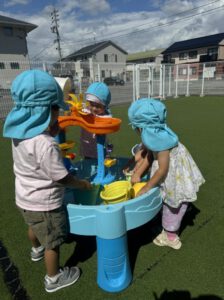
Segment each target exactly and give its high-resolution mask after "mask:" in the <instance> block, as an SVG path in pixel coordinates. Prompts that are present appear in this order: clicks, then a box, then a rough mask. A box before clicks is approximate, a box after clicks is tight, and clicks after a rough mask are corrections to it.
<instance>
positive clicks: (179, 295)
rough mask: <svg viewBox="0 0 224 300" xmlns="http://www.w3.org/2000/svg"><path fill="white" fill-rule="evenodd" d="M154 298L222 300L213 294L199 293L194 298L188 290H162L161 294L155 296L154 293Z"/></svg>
mask: <svg viewBox="0 0 224 300" xmlns="http://www.w3.org/2000/svg"><path fill="white" fill-rule="evenodd" d="M154 300H223V299H222V298H220V297H218V296H215V295H201V296H198V297H196V298H194V297H191V294H190V292H188V291H172V292H168V291H164V292H163V293H162V294H161V296H159V297H158V296H157V295H156V294H155V293H154Z"/></svg>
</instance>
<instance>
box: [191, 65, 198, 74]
mask: <svg viewBox="0 0 224 300" xmlns="http://www.w3.org/2000/svg"><path fill="white" fill-rule="evenodd" d="M196 74H197V68H196V67H191V68H190V75H196Z"/></svg>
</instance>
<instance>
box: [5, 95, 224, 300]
mask: <svg viewBox="0 0 224 300" xmlns="http://www.w3.org/2000/svg"><path fill="white" fill-rule="evenodd" d="M165 104H166V106H167V109H168V124H169V126H170V127H171V128H172V129H173V130H174V131H175V132H176V133H177V134H178V136H179V139H180V141H181V142H182V143H183V144H184V145H185V146H186V147H187V148H188V150H189V151H190V153H191V154H192V156H193V158H194V159H195V161H196V163H197V164H198V166H199V168H200V169H201V171H202V173H203V175H204V177H205V179H206V183H205V184H204V185H203V186H202V187H201V189H200V192H199V193H198V200H197V201H196V202H195V203H194V204H193V206H192V210H191V211H189V212H188V213H187V214H186V216H185V218H184V222H183V225H182V232H181V239H182V242H183V247H182V248H181V250H179V251H175V250H172V249H169V248H166V247H164V248H163V247H162V248H160V247H157V246H155V245H154V244H152V238H153V235H154V234H155V226H156V225H158V221H159V219H157V220H153V221H151V222H149V223H148V224H145V225H144V226H142V227H140V228H137V229H135V230H132V231H130V232H129V233H128V242H129V254H130V261H131V266H132V268H133V282H132V284H131V285H130V286H129V287H128V288H127V289H126V290H124V291H122V292H120V293H115V294H110V293H106V292H104V291H102V290H101V289H100V288H99V287H98V286H97V283H96V276H97V258H96V252H95V251H94V249H95V248H94V246H95V243H94V239H92V238H90V237H86V238H83V237H76V241H77V242H79V243H76V241H74V242H71V243H68V244H65V245H63V246H62V247H61V264H62V265H63V264H66V263H68V262H72V261H77V260H78V262H77V263H78V266H79V267H81V269H82V276H81V278H80V280H79V281H78V282H77V284H75V285H73V286H71V287H69V288H66V289H62V290H60V291H58V292H56V293H53V294H47V293H46V292H45V291H44V286H43V277H44V275H45V268H44V263H43V261H41V262H37V263H33V262H31V260H30V243H29V241H28V239H27V236H26V230H27V228H26V225H25V224H24V222H23V219H22V217H21V216H20V214H19V212H18V211H17V209H16V207H15V200H14V176H13V171H12V159H11V148H10V141H9V140H7V139H3V138H0V142H1V151H0V161H1V169H0V175H1V176H0V184H1V185H0V196H1V197H0V201H1V209H0V212H1V213H0V240H1V242H2V243H3V245H4V247H5V250H6V251H7V255H8V256H9V257H10V259H11V262H12V263H13V266H12V268H13V272H14V274H16V276H17V275H18V276H19V279H18V280H20V284H21V286H22V288H23V289H24V291H25V292H24V295H28V296H29V298H30V299H32V300H39V299H41V300H42V299H54V300H57V299H60V300H61V299H64V300H70V299H71V300H72V299H83V300H91V299H94V300H95V299H96V300H100V299H102V300H104V299H106V300H109V299H125V300H126V299H130V300H132V299H133V300H134V299H149V300H151V299H152V300H154V299H160V300H164V299H165V300H170V299H172V300H173V299H179V300H185V299H187V300H188V299H206V300H209V299H211V300H212V299H214V300H215V299H224V264H223V261H224V259H223V257H224V251H223V249H224V217H223V216H224V184H223V182H224V159H223V155H224V138H223V133H224V122H223V115H224V113H223V112H224V97H218V96H217V97H215V96H214V97H203V98H200V97H189V98H181V97H180V98H178V99H174V100H167V101H166V102H165ZM127 108H128V105H120V106H114V107H112V111H113V115H114V116H115V117H118V118H121V119H122V126H121V129H120V131H119V132H118V133H116V134H111V135H110V136H109V139H110V141H111V142H112V143H113V144H114V155H115V156H130V149H131V147H132V146H133V145H134V144H135V143H137V142H139V136H137V135H136V134H135V133H134V132H133V131H132V129H131V126H130V125H128V119H127ZM1 128H2V126H1ZM68 138H69V139H74V140H75V141H76V145H75V151H76V152H77V153H78V147H79V128H69V129H68ZM77 159H79V156H78V158H77ZM80 243H81V244H82V246H83V245H84V246H83V247H82V248H81V250H80V251H81V255H79V259H77V258H76V257H75V255H72V254H74V253H78V250H77V248H78V246H79V244H80ZM1 249H2V247H1V245H0V253H1V251H2V250H1ZM92 250H93V251H92ZM4 263H5V260H4V259H3V260H0V266H1V267H2V269H4V268H6V266H5V265H4ZM7 276H8V277H7ZM5 281H7V282H8V286H10V284H9V281H10V278H9V270H8V269H7V271H6V272H5V273H3V272H2V270H1V269H0V291H1V295H0V299H2V300H8V299H12V297H11V294H10V290H9V288H8V287H7V286H6V283H5ZM199 296H201V298H199ZM202 296H204V297H202ZM205 296H207V297H205ZM208 296H209V297H208ZM21 299H23V300H26V299H28V297H27V298H26V297H25V296H24V297H23V298H21Z"/></svg>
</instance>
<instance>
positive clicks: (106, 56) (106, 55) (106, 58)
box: [104, 54, 108, 62]
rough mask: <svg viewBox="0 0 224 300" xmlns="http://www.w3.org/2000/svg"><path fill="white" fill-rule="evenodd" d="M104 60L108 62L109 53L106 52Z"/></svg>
mask: <svg viewBox="0 0 224 300" xmlns="http://www.w3.org/2000/svg"><path fill="white" fill-rule="evenodd" d="M104 61H105V62H108V54H104Z"/></svg>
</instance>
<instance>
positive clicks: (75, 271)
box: [44, 267, 80, 293]
mask: <svg viewBox="0 0 224 300" xmlns="http://www.w3.org/2000/svg"><path fill="white" fill-rule="evenodd" d="M79 276H80V269H79V268H78V267H71V268H69V267H64V268H63V269H60V271H59V275H58V277H57V279H56V280H55V281H52V280H51V278H49V277H48V276H47V275H46V276H45V278H44V284H45V290H46V292H48V293H52V292H56V291H58V290H60V289H62V288H64V287H66V286H69V285H71V284H73V283H75V282H76V281H77V280H78V279H79Z"/></svg>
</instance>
